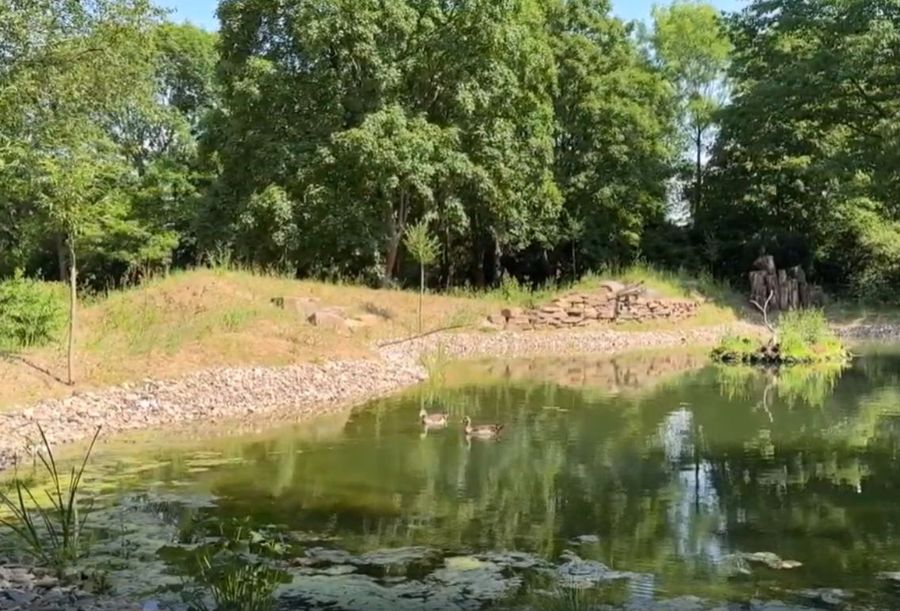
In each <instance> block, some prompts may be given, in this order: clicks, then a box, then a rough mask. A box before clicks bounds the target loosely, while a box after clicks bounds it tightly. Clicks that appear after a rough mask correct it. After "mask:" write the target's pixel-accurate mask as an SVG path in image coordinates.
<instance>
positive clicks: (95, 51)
mask: <svg viewBox="0 0 900 611" xmlns="http://www.w3.org/2000/svg"><path fill="white" fill-rule="evenodd" d="M12 5H13V6H12V15H13V19H12V22H11V23H7V24H6V25H5V27H4V30H5V32H4V39H3V42H4V47H5V48H4V55H5V56H6V57H7V58H8V59H9V61H8V62H6V64H5V68H4V69H3V71H2V74H0V79H2V80H0V117H2V118H0V121H2V122H3V127H5V128H6V129H5V130H4V131H3V132H2V133H3V135H2V136H0V153H2V156H3V162H2V163H3V165H2V166H0V168H2V169H3V170H5V172H4V173H3V177H2V184H3V186H4V187H5V189H4V190H6V191H8V192H14V193H18V196H19V197H20V198H21V200H22V201H34V202H37V203H38V204H39V211H40V212H41V213H42V214H41V215H40V220H41V221H42V222H43V223H44V227H45V228H46V230H47V232H48V233H51V234H55V235H57V236H59V238H60V239H59V244H60V246H63V245H64V246H65V255H66V257H65V258H66V260H67V261H66V262H67V265H68V270H69V273H68V281H69V291H70V318H69V346H68V359H67V360H68V379H69V382H70V383H71V382H73V381H74V342H75V335H76V331H77V330H76V327H75V320H76V317H75V312H76V303H77V277H78V269H77V258H76V252H77V239H78V236H79V234H80V233H81V231H82V229H83V227H84V224H85V223H86V222H87V221H88V219H90V218H91V217H92V215H93V213H94V211H95V210H96V206H97V205H98V203H99V202H100V201H101V200H103V199H104V194H105V193H107V192H109V191H111V190H113V189H114V188H115V187H116V183H118V182H119V181H120V180H122V179H124V177H125V172H126V171H127V170H126V169H124V166H123V165H122V164H121V163H119V162H120V161H121V157H120V156H119V154H118V151H117V149H116V147H115V146H114V145H113V142H112V140H111V138H110V134H109V132H108V131H107V130H106V126H105V125H104V121H105V118H106V117H107V116H109V115H110V114H112V113H113V112H115V109H117V108H119V107H120V105H121V104H123V102H126V101H128V100H130V99H131V97H132V96H139V95H144V94H146V93H147V92H148V91H149V90H150V85H151V83H152V79H151V76H150V75H151V72H150V66H151V64H150V61H149V59H150V58H149V55H148V51H147V50H148V49H149V48H150V46H151V45H150V44H149V40H148V35H149V32H150V29H151V28H152V26H153V25H154V24H155V22H156V14H155V12H154V10H153V9H152V8H151V7H150V5H149V4H148V3H147V2H146V1H144V0H92V1H89V2H77V3H76V2H57V1H54V0H36V1H34V0H32V1H27V2H26V1H24V0H13V1H12Z"/></svg>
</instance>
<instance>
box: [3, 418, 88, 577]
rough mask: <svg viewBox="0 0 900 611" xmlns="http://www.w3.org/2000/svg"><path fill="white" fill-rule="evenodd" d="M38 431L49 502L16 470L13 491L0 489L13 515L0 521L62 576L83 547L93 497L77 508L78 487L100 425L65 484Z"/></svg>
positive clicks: (48, 445)
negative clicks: (20, 476)
mask: <svg viewBox="0 0 900 611" xmlns="http://www.w3.org/2000/svg"><path fill="white" fill-rule="evenodd" d="M38 432H39V433H40V436H41V442H42V445H43V451H40V452H38V454H37V456H38V458H39V459H40V461H41V464H42V465H43V467H44V470H45V471H46V473H47V475H48V476H49V479H50V489H49V490H47V491H46V496H47V499H48V500H49V502H50V505H49V506H44V505H42V504H41V503H40V502H39V501H38V499H37V497H36V495H35V492H34V491H33V490H32V489H31V487H30V486H29V485H28V484H27V483H26V482H25V481H24V480H22V479H21V478H19V477H18V474H17V475H16V477H15V479H14V481H13V484H12V490H13V493H12V494H10V493H9V492H7V491H0V505H2V506H3V507H5V508H6V509H7V510H8V511H9V513H10V514H11V516H12V517H11V518H2V517H0V524H2V525H3V526H5V527H6V528H8V529H9V530H11V531H12V532H13V533H14V535H15V536H16V538H17V539H18V540H19V542H20V543H21V544H22V545H23V546H24V548H25V550H26V552H27V553H28V554H29V555H31V556H32V557H33V558H34V559H35V560H36V561H37V562H39V563H40V564H42V565H44V566H46V567H48V568H52V569H54V570H55V571H56V572H57V574H59V575H60V576H62V575H63V574H64V573H65V571H66V569H68V568H69V567H70V566H71V565H72V564H73V563H74V562H75V561H77V560H78V559H79V558H81V557H82V555H83V554H84V552H85V551H86V547H85V545H84V536H83V535H84V533H85V524H86V522H87V519H88V516H89V515H90V512H91V509H92V508H93V505H94V500H93V499H92V498H90V499H88V502H87V508H86V509H80V508H79V494H78V488H79V486H80V485H81V481H82V478H83V476H84V471H85V468H86V467H87V463H88V459H89V458H90V456H91V453H92V452H93V449H94V444H95V443H96V441H97V437H98V436H99V435H100V427H98V428H97V430H96V432H95V433H94V436H93V438H92V439H91V443H90V445H89V446H88V448H87V451H86V452H85V453H84V457H83V459H82V460H81V464H80V466H78V467H74V466H73V467H72V469H71V471H70V473H69V481H68V484H67V485H66V486H64V485H63V476H62V473H61V472H60V469H59V467H58V465H57V463H56V459H55V457H54V456H53V451H52V449H51V448H50V443H49V442H48V441H47V436H46V435H45V434H44V429H43V428H41V426H40V425H38Z"/></svg>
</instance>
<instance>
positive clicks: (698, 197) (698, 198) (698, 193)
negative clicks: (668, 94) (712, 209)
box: [694, 125, 703, 217]
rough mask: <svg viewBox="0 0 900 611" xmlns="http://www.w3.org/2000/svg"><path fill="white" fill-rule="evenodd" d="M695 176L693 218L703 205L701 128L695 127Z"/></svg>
mask: <svg viewBox="0 0 900 611" xmlns="http://www.w3.org/2000/svg"><path fill="white" fill-rule="evenodd" d="M696 144H697V175H696V177H695V181H694V216H695V217H696V216H697V214H698V213H699V212H700V206H701V205H702V204H703V191H702V188H703V128H702V127H700V126H699V125H698V126H697V141H696Z"/></svg>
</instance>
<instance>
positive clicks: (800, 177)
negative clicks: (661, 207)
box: [698, 0, 900, 297]
mask: <svg viewBox="0 0 900 611" xmlns="http://www.w3.org/2000/svg"><path fill="white" fill-rule="evenodd" d="M883 9H884V4H883V3H882V2H878V1H875V0H850V1H843V0H817V1H816V2H814V3H811V4H810V3H805V2H799V1H797V0H774V1H769V0H766V1H762V0H757V1H755V2H752V3H750V4H749V6H748V7H747V8H746V10H744V11H741V12H740V13H737V14H735V15H733V16H731V18H730V19H729V29H730V32H731V38H732V40H733V43H734V54H733V57H732V65H731V70H730V79H731V82H732V85H733V90H734V95H733V96H732V101H731V103H730V104H729V105H728V106H727V107H726V108H724V109H723V110H722V112H721V113H720V119H721V133H720V136H719V140H718V142H717V144H716V146H715V148H714V150H713V151H712V158H711V161H710V164H711V171H710V176H709V180H708V184H707V189H706V192H705V198H706V200H707V201H708V202H709V209H708V210H706V211H702V214H701V215H700V217H699V218H698V225H699V228H700V229H701V230H702V232H703V233H708V234H709V235H712V236H714V237H715V239H716V241H717V243H718V244H719V248H718V249H717V251H718V252H717V256H716V257H715V261H714V265H715V268H716V269H717V270H718V271H720V272H721V273H737V272H740V273H742V272H743V271H744V270H746V269H747V266H748V265H749V263H750V261H752V260H753V258H754V257H755V256H756V253H757V248H758V247H759V246H760V245H764V246H766V247H767V248H769V250H770V252H771V253H772V254H774V255H776V259H777V260H778V261H779V265H781V266H783V267H787V266H790V265H794V264H798V263H801V264H804V265H805V266H807V268H808V269H810V270H812V271H814V272H816V273H817V274H818V275H820V277H821V278H822V279H823V280H824V281H825V283H827V284H828V285H830V287H831V288H833V289H835V290H839V291H842V292H850V293H853V294H857V295H868V296H883V297H887V296H888V290H889V289H888V287H891V286H893V285H894V284H895V283H896V280H897V279H898V277H900V275H898V274H900V260H898V258H897V249H896V244H897V243H898V237H900V234H898V226H897V223H898V221H900V216H898V214H900V207H898V200H897V196H896V194H897V192H898V185H900V149H898V147H897V145H896V143H897V133H898V129H900V68H898V63H897V62H896V61H894V60H893V59H892V54H893V53H894V52H895V51H896V49H897V48H898V46H900V17H898V14H897V12H896V11H893V10H883ZM892 293H893V294H894V295H895V294H896V291H892Z"/></svg>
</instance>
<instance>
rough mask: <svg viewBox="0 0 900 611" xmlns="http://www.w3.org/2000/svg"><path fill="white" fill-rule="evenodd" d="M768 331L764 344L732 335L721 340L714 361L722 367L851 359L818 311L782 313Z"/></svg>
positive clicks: (812, 362)
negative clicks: (727, 364)
mask: <svg viewBox="0 0 900 611" xmlns="http://www.w3.org/2000/svg"><path fill="white" fill-rule="evenodd" d="M766 322H767V324H768V316H766ZM769 328H770V330H771V331H772V335H771V337H770V338H769V339H768V341H766V342H761V341H760V340H759V339H752V338H749V337H741V336H735V335H730V336H727V337H725V338H723V339H722V341H721V342H720V343H719V345H718V346H716V348H715V349H714V350H713V352H712V356H713V359H714V360H716V361H719V362H723V363H743V364H751V365H779V364H785V365H793V364H817V363H829V362H832V363H841V362H844V361H846V360H847V359H848V358H849V356H850V354H849V352H848V350H847V348H846V347H845V346H844V344H843V343H842V342H841V340H840V338H839V337H838V336H837V334H836V333H835V332H834V329H832V327H831V325H830V324H829V323H828V320H827V319H826V318H825V314H824V313H823V312H822V311H821V310H794V311H790V312H785V313H783V314H781V315H780V316H779V318H778V321H777V322H776V323H775V324H774V325H769Z"/></svg>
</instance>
